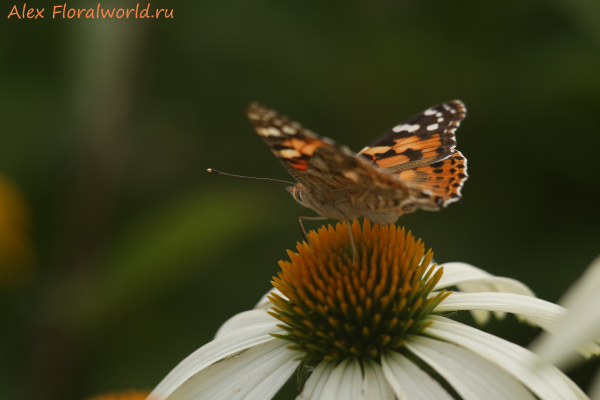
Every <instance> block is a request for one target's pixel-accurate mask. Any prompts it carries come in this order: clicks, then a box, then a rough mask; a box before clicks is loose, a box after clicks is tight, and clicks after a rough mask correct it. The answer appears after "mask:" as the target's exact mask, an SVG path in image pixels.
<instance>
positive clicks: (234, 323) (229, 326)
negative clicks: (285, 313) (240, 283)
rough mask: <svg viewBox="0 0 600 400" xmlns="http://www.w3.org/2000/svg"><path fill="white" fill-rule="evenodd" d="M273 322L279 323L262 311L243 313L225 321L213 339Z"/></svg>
mask: <svg viewBox="0 0 600 400" xmlns="http://www.w3.org/2000/svg"><path fill="white" fill-rule="evenodd" d="M273 322H276V323H279V321H277V319H275V318H274V317H272V316H270V315H269V314H267V313H266V312H265V311H264V310H250V311H244V312H241V313H239V314H236V315H234V316H233V317H231V318H229V319H228V320H227V321H225V323H224V324H223V325H221V327H220V328H219V330H218V331H217V334H216V335H215V339H217V338H219V337H222V336H224V335H226V334H228V333H230V332H233V331H235V330H237V329H242V328H245V327H247V326H251V325H256V324H263V323H273Z"/></svg>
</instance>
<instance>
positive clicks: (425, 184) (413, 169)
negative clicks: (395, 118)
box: [358, 100, 468, 208]
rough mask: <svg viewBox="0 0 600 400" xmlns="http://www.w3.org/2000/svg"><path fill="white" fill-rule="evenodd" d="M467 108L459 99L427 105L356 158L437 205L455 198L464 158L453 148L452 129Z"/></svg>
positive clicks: (463, 177) (462, 176)
mask: <svg viewBox="0 0 600 400" xmlns="http://www.w3.org/2000/svg"><path fill="white" fill-rule="evenodd" d="M466 113H467V110H466V108H465V106H464V104H463V103H462V102H461V101H459V100H454V101H450V102H447V103H442V104H439V105H437V106H435V107H431V108H429V109H427V110H425V111H423V112H422V113H420V114H418V115H415V116H414V117H412V118H410V119H408V120H407V121H405V122H403V123H401V124H398V125H396V126H395V127H394V128H392V129H391V130H390V131H389V132H386V133H385V134H384V135H383V136H381V137H380V138H378V139H377V140H375V141H374V142H373V143H371V144H370V145H368V146H367V147H365V148H364V149H363V150H361V151H360V152H359V153H358V156H359V157H362V158H363V159H364V160H366V161H368V162H370V163H373V164H375V165H377V166H378V167H379V168H382V169H384V170H385V171H387V172H389V173H391V174H393V175H395V176H396V177H397V178H398V179H400V180H401V181H402V182H406V183H408V184H410V185H411V186H412V187H414V188H418V189H420V190H422V191H423V192H425V193H427V194H429V195H430V196H431V201H432V203H433V204H435V205H437V206H438V207H440V208H441V207H445V206H446V205H447V204H449V203H452V202H454V201H457V200H458V199H459V198H460V196H461V194H460V189H461V187H462V185H463V184H464V182H465V180H466V179H467V177H468V176H467V160H466V158H465V157H464V156H463V155H462V154H461V153H460V152H458V151H456V150H455V147H456V138H455V131H456V129H457V128H458V126H459V124H460V122H461V121H462V120H463V119H464V118H465V116H466Z"/></svg>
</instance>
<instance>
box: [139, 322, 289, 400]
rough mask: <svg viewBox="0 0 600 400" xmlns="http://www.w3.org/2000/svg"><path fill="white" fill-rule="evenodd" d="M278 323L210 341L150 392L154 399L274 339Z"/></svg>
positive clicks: (257, 325)
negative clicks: (237, 355) (220, 363)
mask: <svg viewBox="0 0 600 400" xmlns="http://www.w3.org/2000/svg"><path fill="white" fill-rule="evenodd" d="M273 320H274V321H276V320H275V319H273ZM278 332H280V329H279V328H277V326H276V322H269V323H262V324H256V325H252V326H248V327H246V328H242V329H238V330H235V331H233V332H230V333H228V334H226V335H223V336H222V337H219V338H218V339H215V340H213V341H212V342H209V343H207V344H205V345H204V346H202V347H201V348H199V349H198V350H196V351H195V352H193V353H192V354H190V355H189V356H187V357H186V358H185V359H184V360H183V361H181V362H180V363H179V365H177V366H176V367H175V368H174V369H173V370H172V371H171V372H169V374H168V375H167V376H166V377H165V378H164V379H163V380H162V381H161V382H160V383H159V384H158V386H157V387H156V388H155V389H154V390H153V391H152V393H150V397H151V398H152V399H153V400H162V399H165V398H167V396H169V395H170V394H171V393H173V391H174V390H175V389H177V388H178V387H179V386H181V385H182V384H183V383H184V382H185V381H186V380H188V379H189V378H191V377H192V376H194V374H196V373H198V372H199V371H201V370H203V369H204V368H206V367H208V366H209V365H211V364H214V363H216V362H217V361H220V360H222V359H223V358H225V357H228V356H230V355H232V354H236V353H239V352H240V351H242V350H246V349H248V348H250V347H253V346H256V345H258V344H261V343H265V342H269V341H272V340H275V338H274V337H273V336H271V335H270V333H278Z"/></svg>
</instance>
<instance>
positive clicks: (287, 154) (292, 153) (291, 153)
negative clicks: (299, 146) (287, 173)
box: [279, 149, 302, 158]
mask: <svg viewBox="0 0 600 400" xmlns="http://www.w3.org/2000/svg"><path fill="white" fill-rule="evenodd" d="M279 154H281V156H282V157H284V158H294V157H301V156H302V154H300V152H299V151H298V150H294V149H283V150H281V151H280V152H279Z"/></svg>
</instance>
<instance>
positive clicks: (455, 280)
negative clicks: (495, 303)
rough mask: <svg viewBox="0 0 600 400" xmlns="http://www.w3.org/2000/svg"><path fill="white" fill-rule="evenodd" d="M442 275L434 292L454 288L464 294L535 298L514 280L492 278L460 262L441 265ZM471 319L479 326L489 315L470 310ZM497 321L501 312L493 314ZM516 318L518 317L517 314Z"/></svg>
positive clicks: (524, 286) (490, 275) (526, 288)
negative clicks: (492, 294) (511, 295)
mask: <svg viewBox="0 0 600 400" xmlns="http://www.w3.org/2000/svg"><path fill="white" fill-rule="evenodd" d="M443 267H444V275H442V278H441V279H440V281H439V282H438V284H437V285H436V287H435V290H439V289H442V288H447V287H449V286H456V287H457V289H458V290H459V291H461V292H465V293H479V292H504V293H516V294H522V295H524V296H531V297H535V294H534V293H533V291H532V290H531V289H529V287H527V286H526V285H525V284H523V283H522V282H519V281H517V280H515V279H511V278H504V277H499V276H494V275H492V274H490V273H488V272H486V271H484V270H482V269H479V268H477V267H474V266H472V265H470V264H466V263H461V262H452V263H446V264H444V265H443ZM470 312H471V315H473V319H475V322H477V323H478V324H479V325H484V324H486V323H487V322H488V321H489V318H490V313H489V311H484V310H471V311H470ZM494 314H495V316H496V318H497V319H503V318H504V317H505V314H504V313H503V312H499V311H495V312H494ZM517 318H519V319H521V318H520V315H518V314H517Z"/></svg>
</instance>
